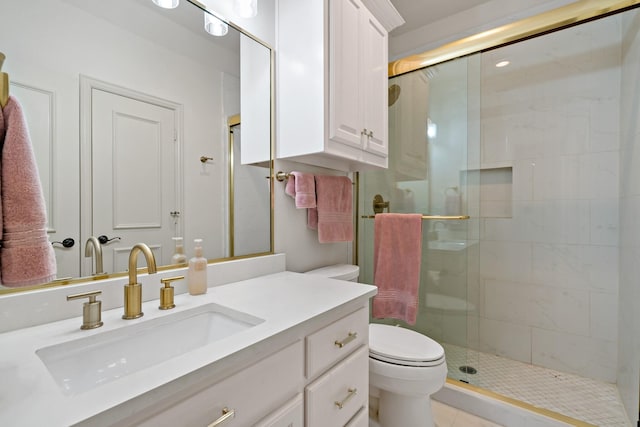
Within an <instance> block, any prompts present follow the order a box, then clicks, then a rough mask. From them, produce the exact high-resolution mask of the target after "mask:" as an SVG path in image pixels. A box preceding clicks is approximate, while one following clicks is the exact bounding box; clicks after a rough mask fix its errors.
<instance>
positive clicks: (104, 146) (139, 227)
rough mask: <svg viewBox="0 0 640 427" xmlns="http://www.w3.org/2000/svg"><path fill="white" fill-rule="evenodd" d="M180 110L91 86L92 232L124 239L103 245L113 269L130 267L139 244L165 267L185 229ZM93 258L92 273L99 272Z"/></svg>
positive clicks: (88, 269) (106, 261)
mask: <svg viewBox="0 0 640 427" xmlns="http://www.w3.org/2000/svg"><path fill="white" fill-rule="evenodd" d="M177 114H178V112H177V111H176V110H175V109H172V108H170V107H168V106H166V105H158V104H155V103H151V102H147V101H146V100H144V99H136V98H135V97H133V96H132V95H131V93H129V94H127V96H123V95H120V94H117V93H112V92H110V91H105V90H100V89H96V88H93V89H92V91H91V149H92V156H91V157H92V165H91V169H92V177H91V178H92V195H93V200H92V203H91V208H92V212H93V213H94V215H92V218H93V220H92V222H93V224H92V234H93V235H94V236H96V237H97V236H100V235H107V236H109V237H120V239H119V240H114V241H112V242H111V243H109V244H107V245H105V246H103V250H102V252H103V264H104V267H105V270H106V272H107V273H109V272H114V271H125V270H127V268H128V259H129V252H130V250H131V247H132V246H133V245H135V244H136V243H138V242H144V243H146V244H147V245H148V246H149V247H150V248H151V250H152V251H153V253H154V255H155V257H156V261H157V263H158V264H159V265H164V264H170V263H171V256H172V255H173V245H174V243H173V240H172V237H174V236H176V235H179V233H180V230H181V219H180V208H179V205H180V203H179V201H180V185H178V181H177V172H178V169H179V168H178V164H179V163H178V160H177V159H178V156H176V153H177V152H179V147H178V144H179V141H178V135H179V132H178V129H177V127H176V126H177ZM115 170H117V171H118V172H117V174H115V173H113V171H115ZM96 213H100V214H99V215H95V214H96ZM87 237H88V236H84V240H86V238H87ZM83 244H84V242H83ZM88 262H91V260H88V261H85V263H83V266H84V267H85V268H86V270H85V271H84V272H83V273H84V274H85V275H90V274H91V273H92V271H93V270H91V267H90V266H88V265H87V263H88ZM139 262H140V265H139V266H144V264H143V263H142V260H139Z"/></svg>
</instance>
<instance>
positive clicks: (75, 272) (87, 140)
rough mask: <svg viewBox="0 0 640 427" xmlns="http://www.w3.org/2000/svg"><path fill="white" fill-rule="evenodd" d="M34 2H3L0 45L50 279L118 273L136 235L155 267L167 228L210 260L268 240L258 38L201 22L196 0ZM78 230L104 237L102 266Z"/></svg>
mask: <svg viewBox="0 0 640 427" xmlns="http://www.w3.org/2000/svg"><path fill="white" fill-rule="evenodd" d="M34 1H35V3H34V2H28V4H23V3H21V2H18V3H16V4H15V5H14V6H12V7H11V8H7V10H5V11H3V25H2V26H1V27H0V40H2V45H1V46H0V50H2V52H3V53H4V54H5V55H6V57H7V59H6V60H5V64H4V67H3V71H5V72H7V73H8V74H9V76H10V92H11V94H12V95H14V96H15V97H16V98H17V99H18V101H19V102H20V103H21V105H22V107H23V110H24V111H25V115H26V118H27V124H28V126H29V132H30V135H31V140H32V144H33V147H34V151H35V153H36V158H37V163H38V168H39V172H40V177H41V183H42V187H43V192H44V195H45V199H46V202H47V213H48V218H49V224H48V226H49V239H50V241H51V242H59V243H54V248H55V253H56V261H57V265H58V274H57V277H58V279H59V280H60V279H63V282H62V283H68V282H69V280H70V279H71V278H74V279H75V278H78V277H84V278H86V279H90V278H95V277H96V273H100V274H98V275H97V276H98V277H103V276H104V275H105V274H107V275H109V274H114V273H118V272H124V271H125V270H126V269H127V264H128V254H129V251H130V248H131V247H132V246H133V245H134V244H135V243H137V242H145V243H147V244H148V245H149V247H150V248H151V249H152V250H153V252H154V255H155V256H156V259H157V262H158V265H169V264H171V263H172V256H173V254H174V247H175V241H174V240H173V237H177V236H179V237H183V239H184V247H185V252H186V255H187V258H189V257H191V256H193V255H192V253H193V251H192V249H193V248H192V246H193V239H195V238H202V239H204V244H203V246H204V253H205V256H206V257H207V258H209V259H210V260H217V259H221V258H227V257H230V256H247V255H256V254H264V253H269V252H271V251H272V238H271V227H270V224H271V221H270V218H271V197H270V189H271V184H270V183H271V180H268V179H265V178H266V177H268V176H270V170H269V167H270V156H271V137H272V129H271V123H272V114H271V96H272V87H271V72H272V68H273V67H272V59H271V58H272V52H271V49H270V48H269V47H268V46H266V45H265V44H264V43H261V42H260V41H258V40H256V39H255V38H253V37H251V36H250V35H248V34H245V33H242V32H240V31H239V30H238V29H236V28H234V26H233V25H232V24H228V25H227V28H228V33H227V34H226V35H225V36H223V37H215V36H212V35H211V34H208V33H207V32H206V31H205V30H204V24H205V18H204V17H205V14H206V15H208V16H211V17H212V19H213V20H214V21H216V18H215V17H214V16H213V15H212V14H209V13H208V12H205V11H204V10H203V7H202V6H201V5H200V4H199V3H196V2H194V3H190V2H187V1H182V2H180V5H179V6H178V8H176V9H161V8H159V7H157V6H155V5H154V4H153V3H152V1H151V0H110V1H108V2H105V1H101V0H34ZM216 22H218V21H216ZM17 35H19V36H17ZM233 117H235V118H236V119H235V120H236V121H241V122H242V125H241V126H242V138H240V137H239V135H240V125H239V124H236V125H234V127H235V126H237V127H238V128H237V132H235V134H236V135H237V137H236V138H233V140H235V142H232V138H230V130H231V128H232V125H231V122H230V120H231V118H233ZM238 117H239V119H238ZM234 153H235V156H234ZM249 153H251V154H252V155H250V156H249V155H248V154H249ZM245 154H247V156H245ZM245 157H247V158H246V159H245ZM234 158H235V160H234ZM234 176H235V177H240V178H235V180H236V181H237V182H241V185H239V189H236V188H235V187H236V185H235V184H234ZM234 206H237V207H238V208H236V209H234ZM255 218H259V219H260V220H259V221H255V220H253V221H252V222H251V219H255ZM244 224H246V225H247V227H248V226H249V225H250V226H251V227H252V229H251V230H252V231H251V233H241V232H238V231H234V230H242V229H243V225H244ZM90 236H95V237H99V236H104V238H103V241H104V243H103V245H102V252H103V257H104V258H103V270H104V271H103V272H99V271H96V267H97V266H96V263H95V261H94V260H93V259H92V256H89V257H85V242H86V241H87V240H88V239H89V237H90ZM249 238H250V241H249V240H248V239H249ZM69 239H73V242H74V244H73V245H72V246H70V245H69V242H70V240H69ZM245 240H247V241H245ZM90 252H92V251H90ZM91 276H93V277H91ZM0 292H2V290H1V289H0Z"/></svg>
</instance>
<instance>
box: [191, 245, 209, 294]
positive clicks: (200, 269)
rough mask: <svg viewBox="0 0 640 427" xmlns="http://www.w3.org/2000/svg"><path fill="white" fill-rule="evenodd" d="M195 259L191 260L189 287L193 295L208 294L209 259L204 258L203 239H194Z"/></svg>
mask: <svg viewBox="0 0 640 427" xmlns="http://www.w3.org/2000/svg"><path fill="white" fill-rule="evenodd" d="M193 242H194V243H195V248H194V252H195V253H194V257H193V258H191V259H190V260H189V269H188V270H187V287H188V288H189V293H190V294H191V295H200V294H204V293H206V292H207V259H206V258H205V257H203V256H202V239H194V240H193Z"/></svg>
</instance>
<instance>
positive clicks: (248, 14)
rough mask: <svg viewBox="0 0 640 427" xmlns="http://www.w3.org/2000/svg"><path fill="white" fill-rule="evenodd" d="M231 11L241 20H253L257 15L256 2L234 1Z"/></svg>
mask: <svg viewBox="0 0 640 427" xmlns="http://www.w3.org/2000/svg"><path fill="white" fill-rule="evenodd" d="M233 10H234V12H235V13H236V14H237V15H238V16H239V17H241V18H253V17H254V16H256V15H257V14H258V0H235V2H234V4H233Z"/></svg>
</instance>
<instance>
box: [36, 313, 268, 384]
mask: <svg viewBox="0 0 640 427" xmlns="http://www.w3.org/2000/svg"><path fill="white" fill-rule="evenodd" d="M263 321H264V320H263V319H259V318H257V317H254V316H251V315H249V314H246V313H242V312H239V311H235V310H231V309H229V308H227V307H224V306H220V305H217V304H206V305H203V306H200V307H197V308H193V309H190V310H185V311H182V312H177V313H172V314H169V315H166V316H163V317H160V318H156V319H151V320H148V321H142V322H139V323H136V324H135V325H131V326H125V327H123V328H120V329H117V330H113V331H108V332H104V333H98V334H95V335H92V336H90V337H86V338H81V339H78V340H75V341H70V342H66V343H62V344H57V345H53V346H50V347H44V348H41V349H39V350H37V351H36V354H37V355H38V356H39V357H40V359H41V360H42V361H43V362H44V364H45V366H46V367H47V369H48V370H49V372H50V373H51V375H52V376H53V378H54V379H55V381H56V383H57V384H58V385H59V386H60V388H61V389H62V390H63V392H64V394H67V395H74V394H79V393H82V392H85V391H88V390H91V389H93V388H95V387H98V386H100V385H102V384H105V383H108V382H110V381H114V380H117V379H118V378H122V377H124V376H127V375H129V374H132V373H135V372H138V371H141V370H143V369H146V368H149V367H151V366H153V365H157V364H159V363H161V362H164V361H166V360H169V359H171V358H173V357H176V356H180V355H182V354H185V353H187V352H189V351H192V350H195V349H197V348H199V347H202V346H205V345H207V344H210V343H212V342H215V341H218V340H221V339H223V338H226V337H229V336H231V335H234V334H237V333H239V332H242V331H244V330H247V329H249V328H251V327H253V326H255V325H258V324H260V323H262V322H263Z"/></svg>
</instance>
